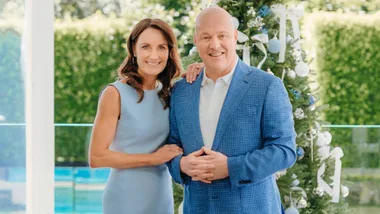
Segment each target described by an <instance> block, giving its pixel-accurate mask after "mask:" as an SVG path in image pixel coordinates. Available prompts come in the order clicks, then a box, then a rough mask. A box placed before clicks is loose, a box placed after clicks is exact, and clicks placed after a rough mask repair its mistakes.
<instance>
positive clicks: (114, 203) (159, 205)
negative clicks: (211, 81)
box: [103, 81, 174, 214]
mask: <svg viewBox="0 0 380 214" xmlns="http://www.w3.org/2000/svg"><path fill="white" fill-rule="evenodd" d="M111 85H113V86H114V87H116V89H117V90H118V91H119V94H120V99H121V109H120V112H121V113H120V119H119V121H118V124H117V128H116V133H115V137H114V140H113V142H112V144H111V147H110V149H111V150H113V151H118V152H123V153H126V154H148V153H152V152H153V151H155V150H157V148H159V147H160V146H161V145H163V143H164V142H165V140H166V138H167V136H168V134H169V109H168V108H167V109H165V110H164V109H163V104H162V102H161V101H160V99H159V97H158V95H157V92H158V91H159V90H160V89H161V88H162V86H161V85H160V86H159V87H158V88H156V89H154V90H145V91H144V99H143V100H142V102H140V103H137V101H138V99H139V96H138V94H137V92H136V90H135V89H134V88H132V87H131V86H129V85H127V84H124V83H121V82H120V81H116V82H114V83H112V84H111ZM103 213H104V214H172V213H174V202H173V192H172V183H171V177H170V175H169V172H168V169H167V167H166V165H165V164H163V165H160V166H155V167H141V168H134V169H122V170H120V169H111V172H110V175H109V177H108V181H107V184H106V187H105V190H104V195H103Z"/></svg>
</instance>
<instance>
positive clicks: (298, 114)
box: [294, 108, 306, 120]
mask: <svg viewBox="0 0 380 214" xmlns="http://www.w3.org/2000/svg"><path fill="white" fill-rule="evenodd" d="M294 116H295V117H296V118H297V119H299V120H301V119H303V118H305V117H306V116H305V113H304V112H303V110H302V109H301V108H297V109H296V111H295V112H294Z"/></svg>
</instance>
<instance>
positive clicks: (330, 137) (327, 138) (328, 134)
mask: <svg viewBox="0 0 380 214" xmlns="http://www.w3.org/2000/svg"><path fill="white" fill-rule="evenodd" d="M323 134H324V135H325V139H326V142H325V145H329V144H330V143H331V140H332V136H331V134H330V132H328V131H324V132H323Z"/></svg>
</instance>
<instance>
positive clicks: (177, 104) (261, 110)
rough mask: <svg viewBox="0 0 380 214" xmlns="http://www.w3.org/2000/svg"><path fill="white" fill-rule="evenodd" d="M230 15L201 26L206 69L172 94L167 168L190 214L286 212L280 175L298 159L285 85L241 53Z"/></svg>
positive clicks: (213, 15)
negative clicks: (171, 153)
mask: <svg viewBox="0 0 380 214" xmlns="http://www.w3.org/2000/svg"><path fill="white" fill-rule="evenodd" d="M236 42H237V31H236V30H235V29H234V27H233V23H232V20H231V16H230V14H228V12H227V11H225V10H224V9H222V8H220V7H217V6H214V7H210V8H207V9H205V10H204V11H202V12H201V13H200V14H199V16H198V17H197V20H196V32H195V35H194V43H195V45H196V47H197V50H198V52H199V55H200V57H201V58H202V61H203V62H204V65H205V67H204V69H203V71H202V72H201V74H200V75H199V77H198V78H197V79H196V80H195V81H194V82H193V83H187V82H186V81H185V80H181V81H178V82H177V83H176V85H175V87H174V89H173V92H172V97H171V102H170V103H171V108H170V136H169V138H168V143H171V144H177V145H178V146H180V147H181V148H183V151H184V154H183V155H181V156H177V157H176V158H174V159H173V160H172V161H170V162H169V163H168V167H169V169H170V172H171V175H172V177H173V179H174V180H175V181H176V182H178V183H180V184H183V185H184V189H185V194H184V208H183V213H184V214H244V213H245V214H256V213H257V214H280V213H282V212H283V208H282V205H281V199H280V195H279V191H278V187H277V184H276V179H275V173H276V172H277V171H280V170H284V169H286V168H288V167H290V166H292V165H293V164H294V162H295V160H296V153H295V136H296V134H295V131H294V121H293V116H292V106H291V104H290V102H289V98H288V93H287V92H286V90H285V88H284V86H283V83H282V82H281V80H280V79H279V78H277V77H275V76H273V75H270V74H267V73H266V72H263V71H261V70H259V69H257V68H254V67H249V66H247V65H246V64H244V63H243V62H242V61H241V60H240V59H239V58H238V56H237V54H236Z"/></svg>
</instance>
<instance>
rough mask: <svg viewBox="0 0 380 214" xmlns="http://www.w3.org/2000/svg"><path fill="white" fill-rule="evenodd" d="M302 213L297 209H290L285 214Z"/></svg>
mask: <svg viewBox="0 0 380 214" xmlns="http://www.w3.org/2000/svg"><path fill="white" fill-rule="evenodd" d="M299 213H300V212H299V211H298V210H297V208H295V207H289V208H288V209H286V210H285V214H299Z"/></svg>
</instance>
